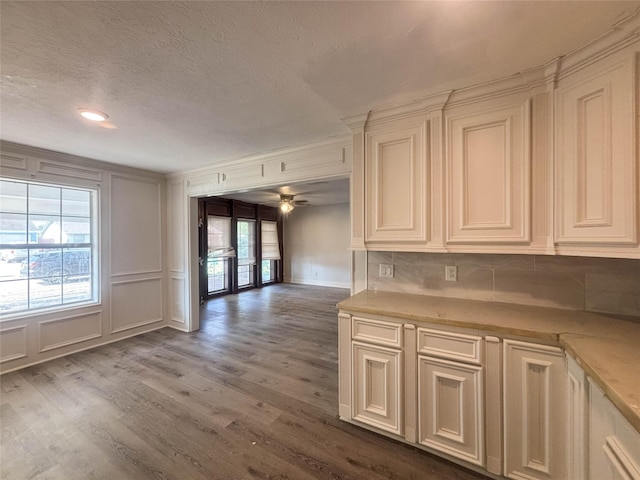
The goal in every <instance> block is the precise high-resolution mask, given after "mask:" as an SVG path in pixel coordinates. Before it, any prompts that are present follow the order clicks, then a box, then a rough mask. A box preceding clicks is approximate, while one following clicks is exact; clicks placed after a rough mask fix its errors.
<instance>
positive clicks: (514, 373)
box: [503, 340, 567, 480]
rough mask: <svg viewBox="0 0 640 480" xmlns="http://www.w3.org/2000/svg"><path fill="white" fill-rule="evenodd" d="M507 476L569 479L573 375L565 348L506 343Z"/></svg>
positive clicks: (529, 478)
mask: <svg viewBox="0 0 640 480" xmlns="http://www.w3.org/2000/svg"><path fill="white" fill-rule="evenodd" d="M503 363H504V382H503V389H504V390H503V393H504V402H503V403H504V422H503V423H504V450H505V451H504V462H505V464H504V471H505V475H506V476H507V477H508V478H514V479H528V480H531V479H536V480H543V479H551V480H556V479H557V480H559V479H563V480H564V479H566V478H567V445H566V443H567V442H566V438H567V433H566V430H567V416H566V415H567V373H566V366H565V357H564V354H563V352H562V350H561V349H560V348H557V347H550V346H546V345H536V344H530V343H525V342H518V341H514V340H505V341H504V362H503Z"/></svg>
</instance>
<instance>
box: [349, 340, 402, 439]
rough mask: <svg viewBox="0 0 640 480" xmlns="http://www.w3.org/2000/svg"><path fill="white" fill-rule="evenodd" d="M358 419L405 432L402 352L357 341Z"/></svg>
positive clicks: (355, 406) (355, 405) (354, 378)
mask: <svg viewBox="0 0 640 480" xmlns="http://www.w3.org/2000/svg"><path fill="white" fill-rule="evenodd" d="M352 349H353V353H352V358H353V371H352V381H353V403H352V409H353V415H352V418H353V419H354V420H358V421H360V422H362V423H366V424H368V425H372V426H374V427H377V428H379V429H381V430H385V431H387V432H391V433H395V434H396V435H402V434H403V432H404V429H403V422H402V418H403V417H402V410H403V409H402V402H403V399H402V371H401V367H402V352H401V351H399V350H394V349H390V348H385V347H377V346H374V345H367V344H364V343H357V342H353V344H352Z"/></svg>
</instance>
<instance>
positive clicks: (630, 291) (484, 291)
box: [368, 252, 640, 316]
mask: <svg viewBox="0 0 640 480" xmlns="http://www.w3.org/2000/svg"><path fill="white" fill-rule="evenodd" d="M381 263H386V264H392V265H394V269H395V272H394V277H393V278H383V277H380V276H379V275H378V273H379V265H380V264H381ZM446 265H456V266H457V267H458V281H457V282H448V281H445V278H444V277H445V276H444V272H445V266H446ZM368 272H369V273H368V283H369V287H368V288H369V290H383V291H389V292H405V293H415V294H420V295H436V296H442V297H453V298H466V299H473V300H483V301H494V302H504V303H515V304H521V305H537V306H545V307H555V308H565V309H571V310H585V311H591V312H602V313H613V314H619V315H633V316H640V260H628V259H617V258H592V257H567V256H544V255H485V254H440V253H405V252H369V255H368Z"/></svg>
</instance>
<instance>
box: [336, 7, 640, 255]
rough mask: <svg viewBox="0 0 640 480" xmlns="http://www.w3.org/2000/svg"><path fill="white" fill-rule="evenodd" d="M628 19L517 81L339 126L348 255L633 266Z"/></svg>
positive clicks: (638, 53)
mask: <svg viewBox="0 0 640 480" xmlns="http://www.w3.org/2000/svg"><path fill="white" fill-rule="evenodd" d="M639 18H640V12H638V11H636V12H635V13H631V14H630V15H629V16H628V17H626V18H624V19H621V20H620V21H619V22H618V23H617V24H616V26H615V28H613V29H612V30H611V31H610V32H608V33H607V34H605V35H602V36H601V37H599V38H597V39H594V40H593V41H592V42H589V43H588V44H586V45H585V46H583V47H581V48H578V49H576V50H574V51H572V52H570V53H568V54H567V55H565V56H563V57H558V58H555V59H552V60H550V61H549V62H548V63H546V64H544V65H538V66H532V68H530V69H527V70H524V71H521V72H519V73H518V74H515V75H512V76H509V77H505V78H502V79H496V80H494V81H490V82H487V83H484V84H480V85H475V86H469V87H467V88H462V89H459V90H449V91H444V92H442V93H440V94H436V95H432V96H431V97H427V98H425V99H422V100H417V101H414V102H411V103H409V104H406V105H401V106H397V107H392V108H388V109H385V110H378V111H372V112H367V113H365V114H360V115H357V116H353V117H350V118H347V119H345V122H346V123H347V125H348V126H349V127H350V128H351V130H352V132H353V171H352V174H351V186H352V191H351V200H352V201H351V213H352V247H353V248H354V249H367V250H386V251H412V252H421V251H428V252H454V253H526V254H544V255H555V254H561V255H584V256H601V257H626V258H640V243H639V241H640V232H639V229H640V219H639V214H640V212H639V210H640V175H639V169H640V167H639V165H638V152H639V144H638V141H639V139H640V133H639V131H638V125H639V124H638V113H639V111H638V109H639V107H638V105H639V104H638V98H640V94H639V82H638V78H637V77H638V71H639V66H638V63H639V60H638V58H640V37H639V36H638V34H637V25H638V19H639Z"/></svg>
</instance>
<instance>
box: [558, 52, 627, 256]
mask: <svg viewBox="0 0 640 480" xmlns="http://www.w3.org/2000/svg"><path fill="white" fill-rule="evenodd" d="M633 63H634V62H633V60H632V59H628V60H626V61H623V62H620V63H617V64H614V65H613V66H611V67H609V68H608V69H606V70H602V67H598V68H600V70H595V69H591V70H589V72H581V74H580V76H579V78H580V79H583V80H581V81H579V82H578V81H576V80H574V79H572V78H571V77H569V78H567V79H565V80H564V82H563V84H561V86H560V88H559V89H558V91H557V92H556V136H557V142H556V166H557V169H556V201H555V205H556V219H557V222H556V230H557V231H556V242H557V243H618V244H633V243H635V242H636V239H637V224H636V222H637V215H636V208H637V207H636V205H637V201H636V198H637V197H636V195H637V194H636V189H637V176H636V175H637V172H636V161H635V151H634V143H633V140H634V123H635V120H634V118H635V115H634V102H633V101H632V99H633V98H634V95H633V93H634V84H635V80H634V66H633ZM589 73H590V74H589ZM584 79H586V80H584Z"/></svg>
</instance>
